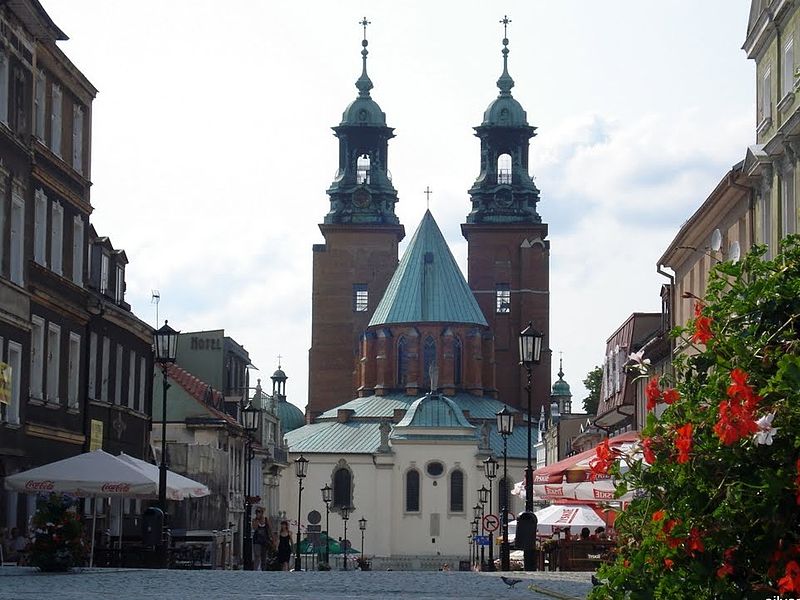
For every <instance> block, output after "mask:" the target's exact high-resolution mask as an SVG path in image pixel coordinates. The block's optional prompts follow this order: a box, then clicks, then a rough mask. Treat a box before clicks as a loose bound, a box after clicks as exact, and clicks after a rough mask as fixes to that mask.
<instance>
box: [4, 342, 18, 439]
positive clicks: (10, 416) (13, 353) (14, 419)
mask: <svg viewBox="0 0 800 600" xmlns="http://www.w3.org/2000/svg"><path fill="white" fill-rule="evenodd" d="M8 366H9V367H10V368H11V373H10V374H11V402H9V404H8V407H7V411H6V421H8V422H9V423H14V424H16V423H19V399H20V384H21V383H22V345H21V344H18V343H17V342H11V341H9V342H8Z"/></svg>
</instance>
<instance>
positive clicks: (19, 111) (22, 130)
mask: <svg viewBox="0 0 800 600" xmlns="http://www.w3.org/2000/svg"><path fill="white" fill-rule="evenodd" d="M26 72H27V71H25V70H23V69H21V68H20V67H19V66H15V67H14V78H13V79H12V82H11V83H12V87H11V96H10V100H11V101H12V103H13V104H12V106H11V111H10V114H9V123H10V125H11V127H12V128H13V129H14V131H16V132H17V133H19V134H22V135H24V134H26V133H27V129H28V114H27V109H28V105H27V102H29V101H30V100H26V98H25V91H26V87H27V85H26V80H25V73H26Z"/></svg>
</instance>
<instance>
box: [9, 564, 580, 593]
mask: <svg viewBox="0 0 800 600" xmlns="http://www.w3.org/2000/svg"><path fill="white" fill-rule="evenodd" d="M500 575H501V574H500V573H471V572H420V571H391V572H386V571H374V572H359V571H356V572H352V571H351V572H347V573H345V572H341V571H333V572H327V573H326V572H308V573H281V572H266V573H257V572H241V571H158V570H132V569H131V570H121V569H92V570H89V569H84V570H83V571H80V572H78V571H76V572H73V573H68V574H41V573H37V572H36V570H35V569H30V568H16V567H4V568H2V569H0V600H46V599H47V600H49V599H60V600H140V599H143V600H148V599H151V598H153V599H154V598H159V599H160V598H170V599H171V600H188V599H190V598H191V599H195V598H208V599H209V600H214V599H217V598H219V599H227V598H231V599H234V600H236V599H240V598H241V599H245V598H247V599H251V600H255V599H258V598H287V599H292V600H321V599H324V600H344V599H348V600H352V599H359V600H378V599H381V600H383V599H386V598H397V599H405V598H409V599H412V600H428V599H430V600H434V599H447V598H458V599H459V600H472V599H475V600H477V599H481V600H485V599H494V598H498V599H523V598H525V599H528V600H547V599H552V598H559V599H562V600H563V599H566V598H569V599H577V598H585V597H586V594H587V593H588V591H589V589H590V588H591V583H590V582H589V574H588V573H530V574H521V573H513V574H512V576H513V578H516V579H523V581H521V582H520V583H518V584H516V585H515V586H514V587H513V588H510V587H508V586H507V585H506V584H505V583H504V582H503V581H502V580H501V579H500ZM531 585H532V586H533V589H531V588H529V586H531Z"/></svg>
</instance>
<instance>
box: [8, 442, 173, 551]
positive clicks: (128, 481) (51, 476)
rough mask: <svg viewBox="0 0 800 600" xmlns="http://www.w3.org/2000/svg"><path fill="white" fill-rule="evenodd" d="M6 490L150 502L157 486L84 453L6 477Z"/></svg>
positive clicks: (125, 466)
mask: <svg viewBox="0 0 800 600" xmlns="http://www.w3.org/2000/svg"><path fill="white" fill-rule="evenodd" d="M4 485H5V488H6V489H7V490H13V491H17V492H26V493H29V494H30V493H51V492H56V493H62V494H70V495H71V496H78V497H79V498H96V497H106V496H111V497H115V496H126V497H134V498H153V497H155V496H157V495H158V482H154V481H153V480H152V479H151V478H149V477H148V476H147V475H145V474H144V473H143V472H142V471H141V470H139V469H137V468H136V467H134V466H133V465H131V464H129V463H126V462H124V461H121V460H119V459H117V458H116V457H114V456H112V455H111V454H109V453H108V452H104V451H102V450H94V451H93V452H86V453H84V454H79V455H77V456H73V457H71V458H65V459H63V460H58V461H56V462H52V463H49V464H46V465H42V466H41V467H36V468H33V469H29V470H28V471H22V472H21V473H15V474H13V475H8V476H6V478H5V482H4ZM96 521H97V519H96V511H93V514H92V548H91V554H90V555H89V566H90V567H91V566H92V565H93V564H94V537H95V529H96V525H97V524H96Z"/></svg>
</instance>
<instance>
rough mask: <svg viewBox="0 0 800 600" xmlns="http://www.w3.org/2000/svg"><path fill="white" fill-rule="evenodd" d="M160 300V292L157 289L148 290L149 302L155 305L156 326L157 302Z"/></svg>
mask: <svg viewBox="0 0 800 600" xmlns="http://www.w3.org/2000/svg"><path fill="white" fill-rule="evenodd" d="M159 302H161V293H160V292H159V291H158V290H150V304H155V305H156V327H158V303H159Z"/></svg>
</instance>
